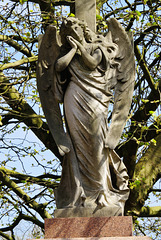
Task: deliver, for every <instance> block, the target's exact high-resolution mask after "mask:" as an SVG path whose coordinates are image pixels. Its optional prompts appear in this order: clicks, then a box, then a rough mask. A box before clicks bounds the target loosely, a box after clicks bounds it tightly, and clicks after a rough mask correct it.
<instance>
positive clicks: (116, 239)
mask: <svg viewBox="0 0 161 240" xmlns="http://www.w3.org/2000/svg"><path fill="white" fill-rule="evenodd" d="M67 239H70V240H151V238H149V237H138V236H136V237H135V236H133V237H102V238H95V237H92V238H45V239H44V240H67ZM28 240H35V239H28ZM36 240H42V239H36Z"/></svg>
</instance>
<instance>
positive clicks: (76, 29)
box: [70, 23, 84, 42]
mask: <svg viewBox="0 0 161 240" xmlns="http://www.w3.org/2000/svg"><path fill="white" fill-rule="evenodd" d="M70 30H71V31H70V35H71V36H72V37H73V38H74V39H76V40H77V41H79V42H82V41H83V38H84V32H83V29H82V27H81V26H80V25H78V24H77V23H75V24H73V25H72V26H71V29H70Z"/></svg>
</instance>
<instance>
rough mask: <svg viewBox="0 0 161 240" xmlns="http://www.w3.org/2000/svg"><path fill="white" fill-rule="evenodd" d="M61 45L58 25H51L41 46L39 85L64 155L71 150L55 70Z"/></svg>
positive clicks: (50, 123)
mask: <svg viewBox="0 0 161 240" xmlns="http://www.w3.org/2000/svg"><path fill="white" fill-rule="evenodd" d="M60 46H61V43H60V40H59V35H58V34H57V30H56V27H54V26H52V25H51V26H49V27H48V28H47V30H46V33H45V34H44V35H43V37H42V39H41V43H40V47H39V57H38V64H37V87H38V91H39V95H40V100H41V104H42V108H43V111H44V114H45V117H46V120H47V122H48V125H49V129H50V131H51V134H52V136H53V138H54V140H55V142H56V144H57V146H58V149H59V152H60V154H61V155H64V154H65V153H67V152H69V140H68V138H67V136H66V134H65V132H64V128H63V122H62V117H61V111H60V107H59V103H58V99H61V98H62V96H61V94H62V93H61V91H59V87H58V78H59V75H57V73H56V71H55V70H54V65H55V61H56V59H57V58H58V55H59V53H60Z"/></svg>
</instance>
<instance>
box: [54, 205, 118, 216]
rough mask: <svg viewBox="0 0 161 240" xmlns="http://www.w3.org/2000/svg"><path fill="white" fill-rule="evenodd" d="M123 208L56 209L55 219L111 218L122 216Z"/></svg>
mask: <svg viewBox="0 0 161 240" xmlns="http://www.w3.org/2000/svg"><path fill="white" fill-rule="evenodd" d="M122 215H123V214H122V209H121V207H116V206H114V207H104V208H99V207H96V208H85V207H75V208H64V209H56V210H55V211H54V217H55V218H70V217H82V216H83V217H111V216H122Z"/></svg>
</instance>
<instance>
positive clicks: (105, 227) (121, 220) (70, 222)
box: [45, 216, 132, 238]
mask: <svg viewBox="0 0 161 240" xmlns="http://www.w3.org/2000/svg"><path fill="white" fill-rule="evenodd" d="M125 236H132V218H131V217H123V216H119V217H118V216H117V217H76V218H53V219H46V220H45V238H91V237H99V238H100V237H125Z"/></svg>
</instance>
